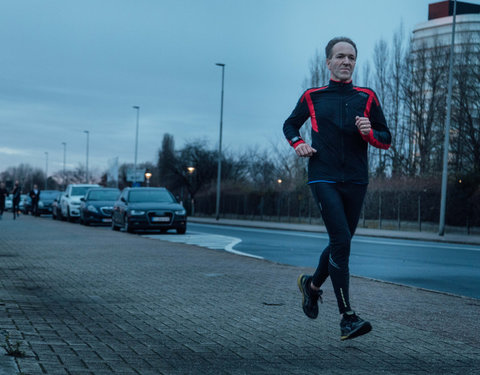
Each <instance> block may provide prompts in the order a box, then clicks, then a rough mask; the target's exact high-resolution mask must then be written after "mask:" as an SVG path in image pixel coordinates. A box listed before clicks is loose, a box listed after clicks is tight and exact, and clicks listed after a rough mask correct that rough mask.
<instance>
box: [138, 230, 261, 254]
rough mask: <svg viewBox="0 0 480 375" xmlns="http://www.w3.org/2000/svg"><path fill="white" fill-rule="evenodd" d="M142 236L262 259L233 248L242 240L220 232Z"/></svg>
mask: <svg viewBox="0 0 480 375" xmlns="http://www.w3.org/2000/svg"><path fill="white" fill-rule="evenodd" d="M143 237H147V238H153V239H156V240H163V241H170V242H178V243H185V244H188V245H197V246H201V247H206V248H207V249H212V250H224V251H227V252H229V253H232V254H237V255H241V256H246V257H250V258H256V259H264V258H263V257H260V256H257V255H253V254H248V253H244V252H242V251H238V250H234V249H233V248H234V246H236V245H238V244H239V243H240V242H242V240H241V239H240V238H237V237H229V236H222V235H220V234H208V233H201V232H190V231H189V232H188V234H149V235H144V236H143Z"/></svg>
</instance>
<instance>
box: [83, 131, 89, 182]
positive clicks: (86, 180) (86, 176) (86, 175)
mask: <svg viewBox="0 0 480 375" xmlns="http://www.w3.org/2000/svg"><path fill="white" fill-rule="evenodd" d="M83 132H84V133H85V134H86V135H87V161H86V163H85V183H86V184H88V147H89V144H90V132H89V131H88V130H84V131H83Z"/></svg>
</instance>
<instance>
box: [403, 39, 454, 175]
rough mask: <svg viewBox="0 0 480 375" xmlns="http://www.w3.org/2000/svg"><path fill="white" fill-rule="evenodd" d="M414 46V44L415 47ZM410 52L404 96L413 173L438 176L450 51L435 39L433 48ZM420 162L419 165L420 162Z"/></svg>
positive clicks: (426, 47)
mask: <svg viewBox="0 0 480 375" xmlns="http://www.w3.org/2000/svg"><path fill="white" fill-rule="evenodd" d="M412 46H413V45H412ZM413 47H414V48H412V49H411V50H410V53H409V58H408V62H407V63H408V69H407V71H406V72H407V74H406V79H405V83H404V85H403V94H404V99H405V103H406V107H407V108H408V112H409V116H410V121H411V125H412V128H411V130H410V131H411V132H412V134H413V139H412V140H411V141H412V142H413V145H414V146H415V148H414V150H412V151H414V154H413V155H412V157H413V158H412V160H413V163H412V170H411V172H414V173H418V174H421V175H425V174H436V173H439V171H440V170H441V168H440V166H441V160H442V145H443V142H442V126H441V124H443V123H444V120H445V97H446V72H447V69H446V67H448V54H449V53H448V49H447V48H445V47H444V46H442V45H440V44H439V43H438V40H437V39H435V40H434V42H433V43H432V45H427V44H425V43H422V44H421V45H416V46H413ZM417 160H418V162H417Z"/></svg>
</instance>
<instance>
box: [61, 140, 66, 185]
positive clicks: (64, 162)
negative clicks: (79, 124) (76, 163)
mask: <svg viewBox="0 0 480 375" xmlns="http://www.w3.org/2000/svg"><path fill="white" fill-rule="evenodd" d="M62 145H63V184H64V185H65V187H67V175H66V171H65V165H66V164H67V142H62Z"/></svg>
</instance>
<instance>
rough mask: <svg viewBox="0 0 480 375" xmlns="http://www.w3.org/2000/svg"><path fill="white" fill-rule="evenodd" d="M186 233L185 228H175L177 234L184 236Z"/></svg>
mask: <svg viewBox="0 0 480 375" xmlns="http://www.w3.org/2000/svg"><path fill="white" fill-rule="evenodd" d="M186 232H187V227H181V228H177V234H185V233H186Z"/></svg>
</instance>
